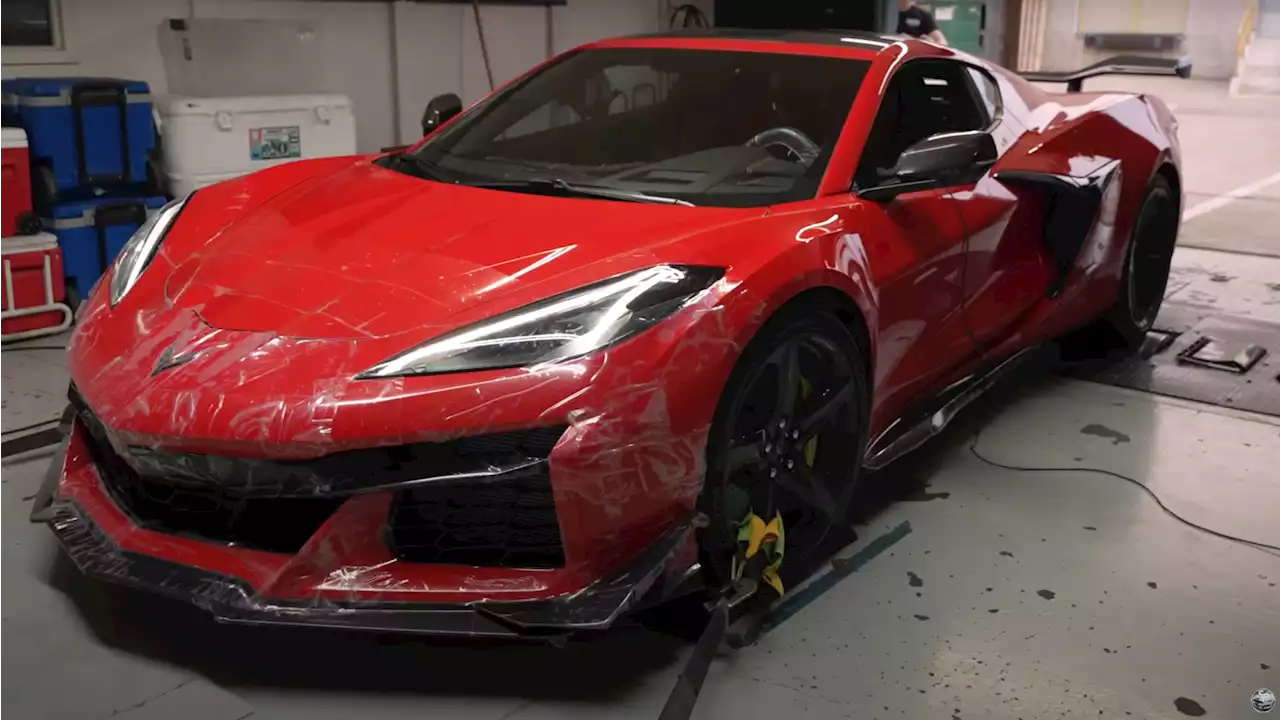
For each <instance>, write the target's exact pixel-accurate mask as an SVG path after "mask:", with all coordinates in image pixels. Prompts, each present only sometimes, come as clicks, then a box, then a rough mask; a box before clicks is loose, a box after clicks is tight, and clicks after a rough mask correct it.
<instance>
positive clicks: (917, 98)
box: [854, 60, 990, 188]
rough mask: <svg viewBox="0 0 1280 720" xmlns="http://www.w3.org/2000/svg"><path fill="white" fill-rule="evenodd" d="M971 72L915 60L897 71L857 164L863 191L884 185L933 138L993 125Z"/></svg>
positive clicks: (955, 65)
mask: <svg viewBox="0 0 1280 720" xmlns="http://www.w3.org/2000/svg"><path fill="white" fill-rule="evenodd" d="M968 69H969V68H968V66H966V65H963V64H961V63H958V62H955V61H952V60H913V61H911V62H908V63H906V64H905V65H903V66H902V67H901V68H899V69H898V71H897V73H895V74H894V76H893V78H892V79H891V80H890V81H889V86H888V87H887V88H886V89H885V93H884V97H883V98H882V99H881V101H880V109H879V111H878V112H877V113H876V119H875V122H874V123H873V124H872V126H871V133H870V134H869V135H868V136H867V144H866V147H865V148H864V149H863V151H862V157H861V158H860V159H859V161H858V170H857V173H856V175H855V176H854V181H855V182H856V183H857V185H858V187H861V188H866V187H875V186H876V185H879V184H880V183H881V182H883V181H884V180H885V179H886V178H887V177H888V175H889V171H890V170H891V169H892V168H893V166H894V165H895V164H896V163H897V161H898V156H900V155H901V154H902V153H903V151H904V150H906V149H907V148H909V147H911V146H912V145H914V144H916V143H918V142H920V141H921V140H923V139H925V138H927V137H929V136H930V135H937V134H938V133H950V132H964V131H967V130H981V129H983V128H985V127H986V126H987V125H988V123H989V117H990V116H989V115H988V114H987V109H986V108H985V107H983V106H982V105H981V104H980V103H981V102H982V100H981V98H980V97H979V95H978V94H977V93H975V92H974V89H973V85H972V83H971V82H970V79H969V76H968Z"/></svg>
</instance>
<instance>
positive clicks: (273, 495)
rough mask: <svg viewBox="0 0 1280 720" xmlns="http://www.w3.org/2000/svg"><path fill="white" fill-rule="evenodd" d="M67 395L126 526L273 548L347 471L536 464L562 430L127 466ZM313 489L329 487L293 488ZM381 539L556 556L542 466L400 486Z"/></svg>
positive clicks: (329, 502)
mask: <svg viewBox="0 0 1280 720" xmlns="http://www.w3.org/2000/svg"><path fill="white" fill-rule="evenodd" d="M69 396H70V400H71V405H72V407H73V408H74V409H75V411H76V415H77V417H78V418H79V420H80V423H81V425H82V426H83V427H84V428H85V430H86V431H87V432H86V434H87V436H88V438H87V444H88V447H89V451H90V453H91V454H92V456H93V460H94V463H95V464H96V466H97V468H98V474H99V476H100V477H101V478H102V482H103V485H104V486H105V487H106V489H107V492H108V493H110V495H111V497H112V499H113V500H114V501H115V502H116V504H117V505H118V506H119V507H120V508H121V510H123V511H124V512H125V513H126V514H127V515H129V516H130V517H131V518H132V519H133V521H134V522H135V523H136V524H137V525H138V526H140V527H145V528H147V529H150V530H155V531H157V532H164V533H170V534H177V535H188V536H193V537H196V538H198V539H201V540H209V541H213V542H220V543H229V544H234V545H239V546H243V547H249V548H254V549H258V550H266V551H270V552H281V553H295V552H297V551H298V550H300V549H301V548H302V546H303V545H304V544H305V543H306V542H307V540H309V539H310V538H311V536H312V535H314V534H315V533H316V532H317V531H318V530H319V529H320V526H321V525H323V524H324V523H325V521H326V520H328V519H329V517H330V516H331V515H332V514H333V513H334V511H336V510H337V509H338V507H339V506H340V505H341V504H342V503H343V502H345V501H346V499H347V498H349V497H350V496H351V495H352V493H353V490H352V489H349V488H354V487H355V486H356V485H355V483H353V482H350V481H349V479H350V478H353V477H358V479H359V480H360V482H361V483H363V484H365V485H366V486H373V487H376V486H379V485H385V484H394V483H396V482H404V481H405V480H406V479H417V480H419V481H421V480H423V479H426V478H430V477H432V475H433V474H434V473H436V472H439V473H466V472H476V471H481V470H485V469H489V468H493V467H501V466H504V465H506V464H510V461H512V460H513V459H518V460H520V461H522V462H526V463H527V461H529V460H545V459H546V458H547V457H548V455H550V453H551V450H552V448H554V447H555V444H556V442H557V441H558V440H559V438H560V436H561V435H562V434H563V433H564V430H565V428H564V427H563V426H559V427H546V428H533V429H530V430H521V431H515V432H509V433H496V434H488V435H478V436H472V437H466V438H459V439H457V440H453V441H449V442H441V443H418V444H415V445H401V446H393V447H386V448H372V449H367V450H354V451H347V452H343V453H336V454H334V455H329V456H326V457H321V458H316V459H314V460H310V461H290V462H284V461H271V460H262V459H247V458H234V457H217V456H210V455H195V454H182V453H171V452H167V451H162V450H153V449H147V448H137V447H130V448H127V449H126V451H127V452H129V453H130V458H132V460H133V462H134V463H135V464H137V467H136V468H135V466H134V464H130V462H129V461H127V460H126V459H125V458H124V457H122V456H121V455H120V454H119V453H117V452H116V450H115V448H114V447H113V446H112V445H111V441H110V439H109V437H108V433H107V429H106V427H104V426H103V424H102V423H101V422H100V421H99V420H98V418H97V416H96V415H95V414H94V412H93V410H92V409H91V408H89V407H88V405H86V404H85V402H84V400H83V399H82V398H81V397H80V396H79V394H78V392H76V390H75V389H74V388H72V390H71V392H70V394H69ZM139 470H141V471H142V472H139ZM360 471H362V472H360ZM297 478H305V480H306V482H305V483H304V482H296V479H297ZM318 486H325V487H328V488H331V489H336V488H340V489H337V490H334V491H331V492H330V493H328V494H324V495H317V494H315V493H314V492H312V493H311V494H310V495H302V494H300V493H302V492H306V491H308V490H314V489H315V487H318ZM293 493H298V494H293ZM385 539H386V542H387V544H388V546H389V547H390V549H391V550H392V551H393V552H394V553H395V554H396V555H397V557H399V558H401V559H402V560H406V561H411V562H424V563H428V562H433V563H453V564H466V565H480V566H514V567H530V568H550V567H560V566H562V565H563V564H564V550H563V547H562V545H561V540H560V526H559V522H558V520H557V518H556V511H555V502H554V500H553V499H552V496H551V482H550V478H549V475H548V471H547V464H546V463H545V462H542V463H536V464H534V465H532V466H531V467H528V468H526V469H524V470H518V471H512V472H511V473H509V474H504V475H498V476H495V477H492V478H483V477H481V478H476V477H473V478H470V479H468V480H434V481H430V482H424V483H422V484H421V485H418V486H415V487H412V488H409V489H405V490H400V491H398V492H396V494H395V498H394V501H393V503H392V506H391V512H390V516H389V517H388V527H387V528H386V538H385Z"/></svg>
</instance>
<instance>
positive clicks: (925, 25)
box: [898, 0, 947, 45]
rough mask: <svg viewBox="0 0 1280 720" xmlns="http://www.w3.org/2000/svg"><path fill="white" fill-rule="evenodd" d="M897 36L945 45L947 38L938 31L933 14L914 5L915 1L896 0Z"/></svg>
mask: <svg viewBox="0 0 1280 720" xmlns="http://www.w3.org/2000/svg"><path fill="white" fill-rule="evenodd" d="M898 34H899V35H910V36H911V37H914V38H924V39H925V40H932V41H934V42H936V43H938V44H939V45H946V44H947V37H946V36H945V35H943V34H942V31H941V30H939V29H938V23H937V21H935V20H934V19H933V13H931V12H929V11H928V10H925V9H924V8H922V7H920V6H919V5H917V4H916V3H915V0H898Z"/></svg>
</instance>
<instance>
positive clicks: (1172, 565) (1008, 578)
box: [0, 79, 1280, 720]
mask: <svg viewBox="0 0 1280 720" xmlns="http://www.w3.org/2000/svg"><path fill="white" fill-rule="evenodd" d="M1101 84H1102V83H1100V85H1101ZM1143 84H1144V85H1149V86H1151V87H1152V88H1153V89H1154V90H1155V91H1157V92H1160V93H1162V94H1164V95H1165V96H1166V98H1167V99H1168V100H1169V101H1170V102H1171V103H1172V104H1175V105H1177V106H1178V112H1179V114H1180V115H1181V116H1182V117H1183V138H1184V150H1185V152H1186V155H1187V159H1186V164H1187V170H1188V176H1187V178H1186V180H1185V181H1186V184H1187V190H1188V192H1189V200H1188V206H1189V208H1188V213H1189V215H1190V217H1191V219H1190V220H1189V222H1188V224H1187V226H1186V227H1187V231H1186V233H1185V234H1184V235H1185V237H1184V244H1187V245H1191V244H1194V245H1197V246H1200V247H1208V248H1216V250H1215V249H1208V250H1206V249H1195V248H1191V247H1184V248H1181V249H1180V250H1179V251H1178V253H1177V255H1176V259H1175V263H1176V265H1177V267H1176V268H1175V272H1174V276H1173V278H1172V280H1171V283H1170V293H1171V296H1172V297H1173V298H1174V299H1175V300H1179V301H1182V302H1192V303H1195V304H1198V305H1211V306H1217V307H1218V308H1219V309H1220V310H1222V311H1225V312H1228V313H1231V314H1236V315H1250V316H1252V317H1254V318H1257V319H1260V320H1268V321H1272V322H1280V285H1277V283H1280V259H1277V258H1263V257H1255V256H1249V255H1241V254H1235V253H1239V252H1258V251H1262V252H1265V253H1267V254H1269V255H1273V256H1280V235H1278V234H1277V232H1276V230H1275V228H1276V227H1280V203H1277V200H1280V195H1277V194H1276V193H1277V192H1280V176H1276V175H1275V173H1277V171H1280V139H1278V138H1277V137H1276V136H1275V135H1274V134H1272V133H1274V122H1272V121H1271V119H1273V118H1274V117H1275V112H1276V111H1280V101H1278V100H1266V101H1247V102H1246V101H1235V100H1228V99H1227V98H1226V93H1225V86H1223V85H1221V84H1213V83H1199V82H1194V81H1193V82H1187V83H1165V82H1161V81H1146V82H1144V83H1143ZM1105 86H1110V87H1116V88H1121V87H1129V88H1132V87H1134V86H1135V82H1134V81H1133V79H1127V80H1123V81H1122V80H1120V79H1111V80H1108V81H1106V85H1105ZM1267 108H1270V110H1269V111H1268V110H1267ZM1268 125H1270V126H1271V127H1270V128H1269V127H1268ZM1270 177H1276V178H1277V180H1275V181H1272V182H1271V184H1270V185H1269V186H1268V185H1265V183H1262V184H1259V182H1258V181H1260V180H1266V179H1267V178H1270ZM1250 185H1252V187H1250ZM1240 187H1245V188H1246V189H1245V191H1242V192H1235V191H1236V190H1237V188H1240ZM1233 193H1234V194H1233ZM1223 199H1227V200H1229V201H1230V202H1225V203H1224V200H1223ZM1204 203H1209V205H1207V206H1205V205H1203V204H1204ZM1198 206H1199V207H1200V210H1197V209H1196V208H1197V207H1198ZM1206 207H1207V209H1205V208H1206ZM1224 249H1225V250H1231V251H1234V252H1233V253H1226V252H1221V250H1224ZM61 341H62V340H61V339H54V340H51V341H50V342H40V341H37V342H40V344H50V343H53V342H61ZM3 357H4V362H3V380H4V382H3V393H4V410H3V420H4V427H5V428H14V427H19V426H22V425H25V424H28V423H33V422H38V421H41V420H45V419H47V418H51V417H55V416H57V415H58V414H59V413H60V412H61V410H62V406H63V392H64V390H65V387H66V370H65V366H64V365H63V364H62V360H61V358H60V356H59V354H58V353H56V352H47V351H23V352H6V353H5V354H4V356H3ZM979 456H981V457H979ZM48 457H49V456H48V454H47V453H45V454H42V453H41V452H33V453H29V454H27V455H22V456H15V457H9V458H4V461H3V488H2V492H3V495H2V497H3V501H2V504H0V507H2V512H3V587H2V590H3V606H2V607H3V639H4V644H5V645H7V646H8V647H9V652H8V653H5V654H4V657H3V708H4V710H6V711H9V712H15V713H17V715H15V717H24V718H27V717H30V718H43V717H53V718H121V719H122V720H142V719H143V718H156V719H162V718H176V717H184V718H190V719H191V720H243V719H244V718H250V717H252V718H254V719H255V720H258V719H266V718H307V719H308V720H321V719H323V718H351V717H359V718H371V719H372V718H432V719H433V720H434V719H442V720H445V719H449V718H460V719H465V720H500V719H511V718H516V719H518V720H535V719H539V718H557V719H559V718H603V717H609V718H655V717H657V715H658V712H659V710H660V709H661V707H662V704H663V702H664V701H665V699H666V696H667V694H668V692H669V691H670V689H671V687H672V684H673V683H674V680H675V677H676V674H677V673H678V672H679V670H680V668H681V666H682V661H683V658H684V657H685V655H686V654H687V652H688V646H687V645H685V644H683V643H681V642H679V641H676V640H673V639H670V638H667V637H664V636H660V635H657V634H654V633H650V632H648V631H646V630H642V629H639V628H627V629H622V630H619V631H618V632H616V633H612V634H610V635H607V636H604V637H600V638H595V639H590V640H583V641H580V642H574V643H571V644H570V645H569V646H568V647H567V648H565V649H561V650H557V649H554V648H550V647H541V646H522V645H517V646H511V645H493V644H486V645H475V644H468V643H454V642H433V641H424V640H419V639H412V638H410V639H406V638H388V637H384V636H373V635H363V634H352V633H337V632H329V631H318V630H288V629H286V630H280V629H259V628H239V627H224V626H219V625H216V624H214V623H213V622H211V621H210V620H209V619H207V617H205V616H204V615H203V614H202V613H200V612H199V611H196V610H194V609H193V608H189V607H187V606H185V605H182V604H176V603H171V602H168V601H165V600H160V599H156V598H153V597H149V596H145V595H141V594H137V593H133V592H129V591H124V590H119V589H116V588H112V587H107V586H102V585H99V584H97V583H94V582H91V581H87V580H85V579H84V578H82V577H80V576H79V575H78V573H77V572H76V571H75V570H74V568H72V567H71V565H70V563H69V562H68V561H67V560H66V558H65V557H62V556H60V554H59V552H58V551H57V548H56V546H55V543H54V541H53V538H52V536H51V535H50V533H49V532H48V530H47V529H45V528H43V527H37V526H33V525H30V524H28V523H27V520H26V516H27V512H28V505H29V500H30V497H31V496H32V495H33V494H34V493H35V491H36V488H37V486H38V484H39V482H40V478H41V475H42V473H43V472H44V469H45V467H46V465H47V464H48ZM983 458H985V460H984V459H983ZM1277 462H1280V418H1274V417H1265V416H1259V415H1251V414H1248V413H1243V412H1237V411H1232V410H1227V409H1222V408H1216V407H1210V406H1205V405H1198V404H1196V403H1191V402H1186V401H1181V400H1174V399H1170V398H1166V397H1159V396H1154V395H1149V394H1144V393H1141V392H1136V391H1131V390H1125V389H1120V388H1113V387H1109V386H1104V385H1097V384H1092V383H1088V382H1083V381H1078V380H1069V379H1063V378H1058V377H1054V376H1051V375H1047V374H1044V373H1036V372H1031V373H1029V376H1028V377H1026V378H1024V379H1023V380H1022V382H1018V383H1007V384H1005V386H1003V387H1002V389H1001V390H999V391H998V392H996V393H995V394H993V395H991V396H989V397H988V398H986V399H984V400H983V401H981V402H980V403H979V404H977V406H975V407H974V408H973V410H972V412H970V413H969V414H968V415H966V416H964V417H963V418H962V419H961V420H960V421H959V422H958V424H957V425H956V426H955V427H953V428H951V429H949V430H948V432H947V433H945V434H944V435H943V436H942V437H940V438H938V441H937V442H935V443H933V444H932V445H930V446H929V447H927V448H926V449H925V450H923V451H922V452H920V453H918V454H917V455H915V456H913V457H911V458H908V459H907V460H905V461H903V462H902V463H901V464H899V465H895V466H893V467H891V468H890V469H889V470H887V471H885V472H884V473H881V474H880V475H879V476H877V477H873V478H871V479H870V480H869V482H872V483H873V487H874V488H876V489H877V490H876V492H873V493H871V496H872V497H873V498H878V499H879V500H878V502H877V503H876V504H875V506H874V507H871V508H868V510H867V515H868V520H867V521H866V524H865V526H864V527H861V528H860V531H859V532H860V535H861V537H860V539H859V541H858V542H856V543H854V544H853V545H852V546H850V547H848V548H846V549H845V550H843V551H841V552H840V553H839V554H838V556H837V558H836V560H835V561H834V562H833V563H832V566H831V567H830V568H827V569H826V570H824V571H823V572H822V573H820V574H819V576H817V577H815V578H814V579H812V580H811V582H810V583H809V584H807V585H806V586H802V587H800V588H796V589H795V590H793V592H792V594H791V595H790V596H789V598H788V599H787V600H785V601H784V602H783V604H782V605H781V606H780V607H779V609H778V610H777V611H775V614H774V616H773V622H774V627H773V628H772V629H771V630H770V631H769V632H768V633H767V634H765V635H764V636H763V637H762V638H761V640H760V642H759V643H758V644H757V645H756V646H754V647H752V648H749V649H747V650H744V651H741V652H738V653H737V654H735V655H732V656H728V657H725V658H723V659H721V660H720V661H717V662H716V663H715V664H714V665H713V666H712V669H711V672H710V675H709V677H708V680H707V684H706V687H705V689H704V691H703V694H702V697H701V699H700V701H699V704H698V707H697V711H696V712H695V717H699V718H734V719H735V720H738V719H743V718H755V717H760V718H772V717H777V716H780V715H785V716H787V717H796V718H798V717H812V718H845V717H848V718H895V717H904V718H913V719H914V718H941V719H944V720H945V719H946V718H1010V719H1012V718H1027V719H1028V720H1029V719H1031V718H1055V717H1063V718H1085V717H1106V718H1124V717H1136V718H1178V717H1183V716H1193V717H1194V716H1204V717H1216V718H1244V717H1252V716H1253V711H1252V710H1251V709H1250V708H1249V696H1250V694H1251V693H1253V691H1254V690H1255V689H1257V688H1260V687H1271V688H1273V689H1276V688H1280V642H1277V639H1280V588H1277V583H1278V582H1280V554H1277V553H1270V552H1267V551H1264V550H1259V549H1256V548H1251V547H1248V546H1244V545H1240V544H1237V543H1233V542H1229V541H1227V540H1223V539H1220V538H1218V537H1213V536H1210V535H1208V534H1205V533H1203V532H1200V531H1197V530H1194V529H1192V528H1190V527H1188V526H1186V525H1184V524H1182V523H1180V522H1178V521H1176V520H1174V519H1173V518H1171V517H1170V516H1169V515H1167V514H1165V513H1164V512H1163V511H1162V510H1161V509H1160V508H1159V507H1158V506H1157V505H1156V504H1155V502H1153V501H1152V499H1151V498H1150V497H1148V496H1146V495H1145V493H1144V492H1143V491H1142V489H1141V488H1139V487H1136V486H1135V485H1133V484H1130V483H1129V482H1126V481H1124V480H1122V479H1119V478H1117V477H1115V476H1111V475H1106V474H1102V473H1099V472H1094V471H1093V470H1105V471H1111V472H1114V473H1119V474H1121V475H1125V476H1128V477H1130V478H1133V479H1134V480H1135V481H1136V482H1138V483H1142V484H1144V485H1145V486H1146V487H1148V488H1150V489H1151V490H1153V491H1154V492H1156V493H1158V494H1159V496H1160V498H1161V499H1162V500H1163V501H1164V503H1165V504H1166V505H1167V506H1168V507H1169V508H1171V509H1172V510H1173V511H1174V512H1177V513H1179V514H1181V515H1183V516H1184V517H1186V518H1187V519H1188V520H1190V521H1192V522H1195V523H1198V524H1201V525H1204V526H1207V527H1210V528H1213V529H1215V530H1218V531H1220V532H1225V533H1229V534H1232V535H1238V536H1243V537H1246V538H1250V539H1253V540H1257V541H1260V542H1266V543H1271V544H1280V522H1278V521H1277V520H1276V517H1277V511H1278V510H1280V505H1278V504H1277V502H1276V501H1275V499H1274V498H1275V491H1274V489H1273V488H1272V486H1273V485H1274V479H1275V477H1276V476H1277V474H1276V470H1275V466H1276V464H1277ZM991 463H996V464H999V465H1005V466H1018V467H1033V468H1061V469H1058V470H1050V471H1044V472H1027V471H1018V470H1008V469H1002V468H1000V467H996V466H995V465H992V464H991Z"/></svg>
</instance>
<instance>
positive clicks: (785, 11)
mask: <svg viewBox="0 0 1280 720" xmlns="http://www.w3.org/2000/svg"><path fill="white" fill-rule="evenodd" d="M715 3H716V4H715V18H716V25H717V26H718V27H727V28H751V29H765V28H768V29H775V30H864V31H867V32H878V31H879V30H880V29H881V22H880V5H881V2H880V1H879V0H789V2H785V3H781V2H777V0H715Z"/></svg>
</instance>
